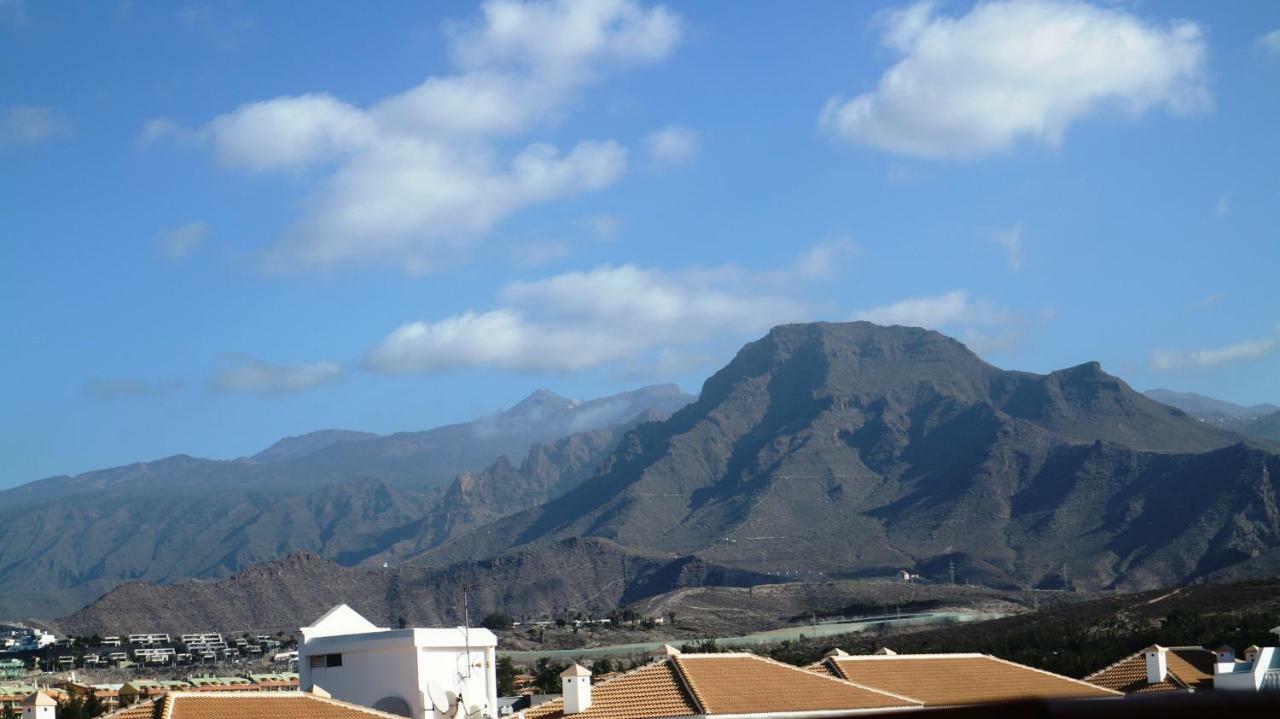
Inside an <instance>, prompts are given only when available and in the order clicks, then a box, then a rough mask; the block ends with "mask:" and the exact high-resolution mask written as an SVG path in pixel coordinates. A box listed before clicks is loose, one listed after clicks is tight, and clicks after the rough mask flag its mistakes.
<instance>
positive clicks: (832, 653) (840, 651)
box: [822, 647, 849, 657]
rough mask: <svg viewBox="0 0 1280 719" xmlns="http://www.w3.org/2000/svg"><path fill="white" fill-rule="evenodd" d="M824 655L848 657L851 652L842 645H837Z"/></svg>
mask: <svg viewBox="0 0 1280 719" xmlns="http://www.w3.org/2000/svg"><path fill="white" fill-rule="evenodd" d="M822 656H824V657H847V656H849V652H846V651H845V650H843V649H841V648H840V647H836V648H835V649H832V650H831V651H829V652H827V653H826V654H823V655H822Z"/></svg>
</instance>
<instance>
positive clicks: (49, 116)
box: [0, 105, 75, 146]
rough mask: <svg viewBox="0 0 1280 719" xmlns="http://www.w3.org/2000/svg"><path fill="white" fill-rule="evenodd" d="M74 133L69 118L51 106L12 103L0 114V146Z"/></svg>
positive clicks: (32, 142) (66, 135)
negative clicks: (12, 104)
mask: <svg viewBox="0 0 1280 719" xmlns="http://www.w3.org/2000/svg"><path fill="white" fill-rule="evenodd" d="M74 133H75V126H74V125H73V124H72V122H71V118H69V117H67V116H66V115H64V114H63V113H61V112H59V111H57V110H55V109H53V108H51V107H38V106H35V105H14V106H12V107H10V108H9V109H8V110H5V112H4V114H3V115H0V146H4V145H36V144H39V143H41V142H46V141H48V140H55V139H58V138H61V137H69V136H71V135H72V134H74Z"/></svg>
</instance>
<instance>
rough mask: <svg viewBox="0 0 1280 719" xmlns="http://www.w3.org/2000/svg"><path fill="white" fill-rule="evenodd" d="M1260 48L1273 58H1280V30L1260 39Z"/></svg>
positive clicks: (1277, 29)
mask: <svg viewBox="0 0 1280 719" xmlns="http://www.w3.org/2000/svg"><path fill="white" fill-rule="evenodd" d="M1258 47H1260V48H1262V49H1263V51H1264V52H1266V53H1267V54H1269V55H1271V56H1272V57H1280V28H1276V29H1275V30H1272V31H1271V32H1269V33H1266V34H1264V35H1262V36H1261V37H1259V38H1258Z"/></svg>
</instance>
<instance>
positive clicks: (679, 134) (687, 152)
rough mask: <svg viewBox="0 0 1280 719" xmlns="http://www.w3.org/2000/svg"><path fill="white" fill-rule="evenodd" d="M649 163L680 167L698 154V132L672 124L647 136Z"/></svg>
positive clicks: (659, 165) (660, 166) (663, 166)
mask: <svg viewBox="0 0 1280 719" xmlns="http://www.w3.org/2000/svg"><path fill="white" fill-rule="evenodd" d="M645 147H646V148H647V149H648V151H649V164H651V165H653V166H654V167H658V168H669V167H678V166H679V165H683V164H684V163H686V162H688V161H689V160H692V159H693V156H694V155H696V154H698V133H696V132H694V131H693V130H690V129H689V128H687V127H679V126H676V125H670V126H668V127H664V128H662V129H661V130H658V131H657V132H655V133H653V134H651V135H649V136H648V137H646V138H645Z"/></svg>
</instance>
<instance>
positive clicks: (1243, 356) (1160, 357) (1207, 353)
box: [1149, 325, 1280, 371]
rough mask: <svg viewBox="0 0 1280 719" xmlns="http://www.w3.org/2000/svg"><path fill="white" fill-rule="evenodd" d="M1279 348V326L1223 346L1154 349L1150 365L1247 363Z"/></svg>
mask: <svg viewBox="0 0 1280 719" xmlns="http://www.w3.org/2000/svg"><path fill="white" fill-rule="evenodd" d="M1277 347H1280V325H1276V328H1275V332H1274V333H1273V334H1272V336H1270V337H1260V338H1257V339H1247V340H1242V341H1240V342H1233V343H1232V344H1229V345H1224V346H1222V347H1211V348H1206V349H1197V350H1189V351H1184V350H1169V349H1163V350H1156V351H1154V352H1152V353H1151V359H1150V362H1149V364H1150V365H1151V368H1152V369H1154V370H1161V371H1167V370H1176V369H1184V368H1197V367H1199V368H1204V367H1218V366H1220V365H1226V364H1236V363H1238V362H1248V361H1250V360H1256V359H1259V358H1261V357H1265V356H1266V355H1269V354H1271V352H1273V351H1274V350H1275V349H1276V348H1277Z"/></svg>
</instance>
